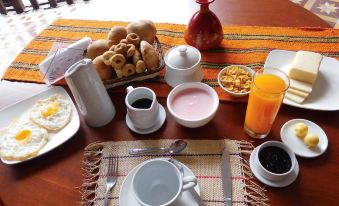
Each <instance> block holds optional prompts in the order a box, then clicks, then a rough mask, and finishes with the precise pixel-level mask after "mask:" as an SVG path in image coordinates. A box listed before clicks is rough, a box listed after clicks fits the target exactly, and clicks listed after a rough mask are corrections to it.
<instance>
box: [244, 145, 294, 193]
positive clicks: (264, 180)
mask: <svg viewBox="0 0 339 206" xmlns="http://www.w3.org/2000/svg"><path fill="white" fill-rule="evenodd" d="M257 152H258V147H256V148H254V150H253V151H252V153H251V156H250V168H251V171H252V173H253V174H254V176H255V177H256V178H257V179H258V180H259V181H260V182H262V183H264V184H265V185H268V186H271V187H286V186H288V185H290V184H292V183H293V182H294V181H295V180H296V179H297V177H298V174H299V164H298V162H297V161H296V164H295V167H294V168H293V170H292V172H291V173H290V174H289V175H288V176H286V178H284V179H282V180H280V181H272V180H269V179H267V178H265V177H263V176H262V175H261V174H260V173H259V172H258V166H259V165H258V164H257V163H256V160H255V159H256V158H255V156H256V155H257Z"/></svg>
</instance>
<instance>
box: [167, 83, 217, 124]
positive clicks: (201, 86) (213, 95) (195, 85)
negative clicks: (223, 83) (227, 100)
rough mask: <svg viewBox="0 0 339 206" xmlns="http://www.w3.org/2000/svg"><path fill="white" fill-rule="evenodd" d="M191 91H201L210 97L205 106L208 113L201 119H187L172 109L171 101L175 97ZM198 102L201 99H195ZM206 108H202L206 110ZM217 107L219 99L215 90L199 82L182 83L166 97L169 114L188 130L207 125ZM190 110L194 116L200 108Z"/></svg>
mask: <svg viewBox="0 0 339 206" xmlns="http://www.w3.org/2000/svg"><path fill="white" fill-rule="evenodd" d="M191 89H197V90H203V91H205V92H207V93H208V95H210V96H211V97H210V98H211V101H212V103H211V104H208V105H206V106H207V107H210V108H211V109H210V111H208V113H207V114H206V115H204V116H203V117H200V118H189V117H187V116H183V115H182V114H181V115H180V114H178V113H177V112H176V111H175V109H174V108H173V105H174V104H173V100H174V99H175V97H176V96H177V95H178V94H179V93H181V92H184V91H189V90H191ZM196 99H198V100H201V98H200V99H199V98H196ZM206 106H205V107H204V108H206ZM218 107H219V97H218V94H217V93H216V92H215V90H214V89H213V88H212V87H210V86H208V85H207V84H204V83H201V82H190V83H183V84H180V85H178V86H176V87H175V88H174V89H172V91H171V92H170V93H169V95H168V97H167V108H168V110H169V112H170V114H171V115H172V116H173V117H174V119H175V121H176V122H177V123H179V124H181V125H182V126H185V127H190V128H196V127H201V126H203V125H205V124H207V123H208V122H209V121H210V120H212V119H213V117H214V116H215V114H216V112H217V109H218ZM190 108H192V111H190V112H192V113H191V114H194V113H195V112H197V113H198V112H201V108H202V107H201V106H200V107H199V108H197V109H196V110H194V109H193V108H194V107H193V106H192V107H190Z"/></svg>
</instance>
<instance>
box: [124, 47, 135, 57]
mask: <svg viewBox="0 0 339 206" xmlns="http://www.w3.org/2000/svg"><path fill="white" fill-rule="evenodd" d="M126 48H127V51H126V57H131V56H133V54H134V52H135V46H134V44H127V46H126Z"/></svg>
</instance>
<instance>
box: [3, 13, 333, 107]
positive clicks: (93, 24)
mask: <svg viewBox="0 0 339 206" xmlns="http://www.w3.org/2000/svg"><path fill="white" fill-rule="evenodd" d="M126 24H127V23H126V22H110V21H93V20H70V19H59V20H57V21H55V22H54V23H53V24H52V25H50V26H49V27H48V28H46V29H45V30H44V31H42V32H41V33H40V34H39V35H38V36H37V37H36V38H35V39H34V40H33V41H32V42H30V43H29V44H28V45H27V46H26V48H25V49H24V50H23V51H22V52H21V53H20V54H19V55H18V57H17V58H16V59H15V61H14V62H13V63H12V64H11V66H10V67H9V68H8V69H7V71H6V72H5V74H4V77H3V78H4V79H6V80H13V81H26V82H36V83H43V78H42V76H41V74H40V72H39V69H38V64H39V63H40V62H41V61H42V60H44V59H45V58H46V56H47V54H48V53H49V50H50V49H51V48H52V45H53V43H54V42H61V43H72V42H74V41H77V40H79V39H81V38H83V37H84V36H89V37H91V38H92V39H94V40H95V39H100V38H106V36H107V33H108V31H109V30H110V28H111V27H113V26H116V25H122V26H124V25H126ZM156 27H157V30H158V32H157V37H158V38H159V40H160V42H161V44H162V48H163V50H164V53H165V52H166V51H167V50H168V49H169V48H171V47H173V46H176V45H181V44H186V42H185V41H184V39H183V32H184V30H185V28H186V26H185V25H180V24H168V23H158V24H156ZM223 32H224V39H223V41H222V43H221V45H220V47H219V48H216V49H212V50H208V51H205V52H202V62H201V65H202V67H203V68H204V79H203V82H205V83H207V84H209V85H210V86H212V87H213V88H215V90H216V91H217V93H218V94H219V97H220V99H221V100H230V101H246V97H245V98H240V99H239V98H232V97H230V96H229V95H227V94H226V93H225V92H224V91H223V90H221V89H220V88H219V87H218V84H217V80H216V78H217V74H218V72H219V71H220V69H222V68H223V67H225V66H228V65H232V64H241V65H246V66H250V67H252V68H254V69H256V68H259V67H262V66H263V64H264V62H265V59H266V57H267V54H268V53H269V52H270V51H271V50H273V49H285V50H293V51H298V50H308V51H315V52H319V53H321V54H323V55H326V56H329V57H334V58H337V59H339V30H336V29H329V28H289V27H285V28H281V27H256V26H224V27H223ZM163 75H164V69H163V70H162V72H161V77H163ZM142 85H145V86H148V87H151V88H152V89H154V90H155V92H156V93H157V95H158V96H161V97H166V96H167V95H168V93H169V91H170V90H171V88H170V87H169V86H168V85H167V84H166V83H165V82H164V80H163V78H160V79H157V80H155V81H153V82H151V83H145V84H142Z"/></svg>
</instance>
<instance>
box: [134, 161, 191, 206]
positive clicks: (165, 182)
mask: <svg viewBox="0 0 339 206" xmlns="http://www.w3.org/2000/svg"><path fill="white" fill-rule="evenodd" d="M196 184H197V179H196V178H195V177H194V176H184V177H183V176H182V174H181V172H180V171H179V169H178V168H177V167H176V166H175V165H174V164H172V163H171V162H169V161H168V160H167V159H153V160H150V161H147V162H145V163H144V164H143V165H141V166H140V167H139V168H138V169H137V170H136V172H135V174H134V176H133V179H132V188H133V192H134V196H135V198H136V200H137V201H138V202H139V203H140V204H141V205H143V206H151V205H159V206H166V205H169V204H172V203H174V202H175V201H176V200H178V198H180V196H181V194H182V192H183V191H185V190H189V189H192V188H194V187H195V186H196Z"/></svg>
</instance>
